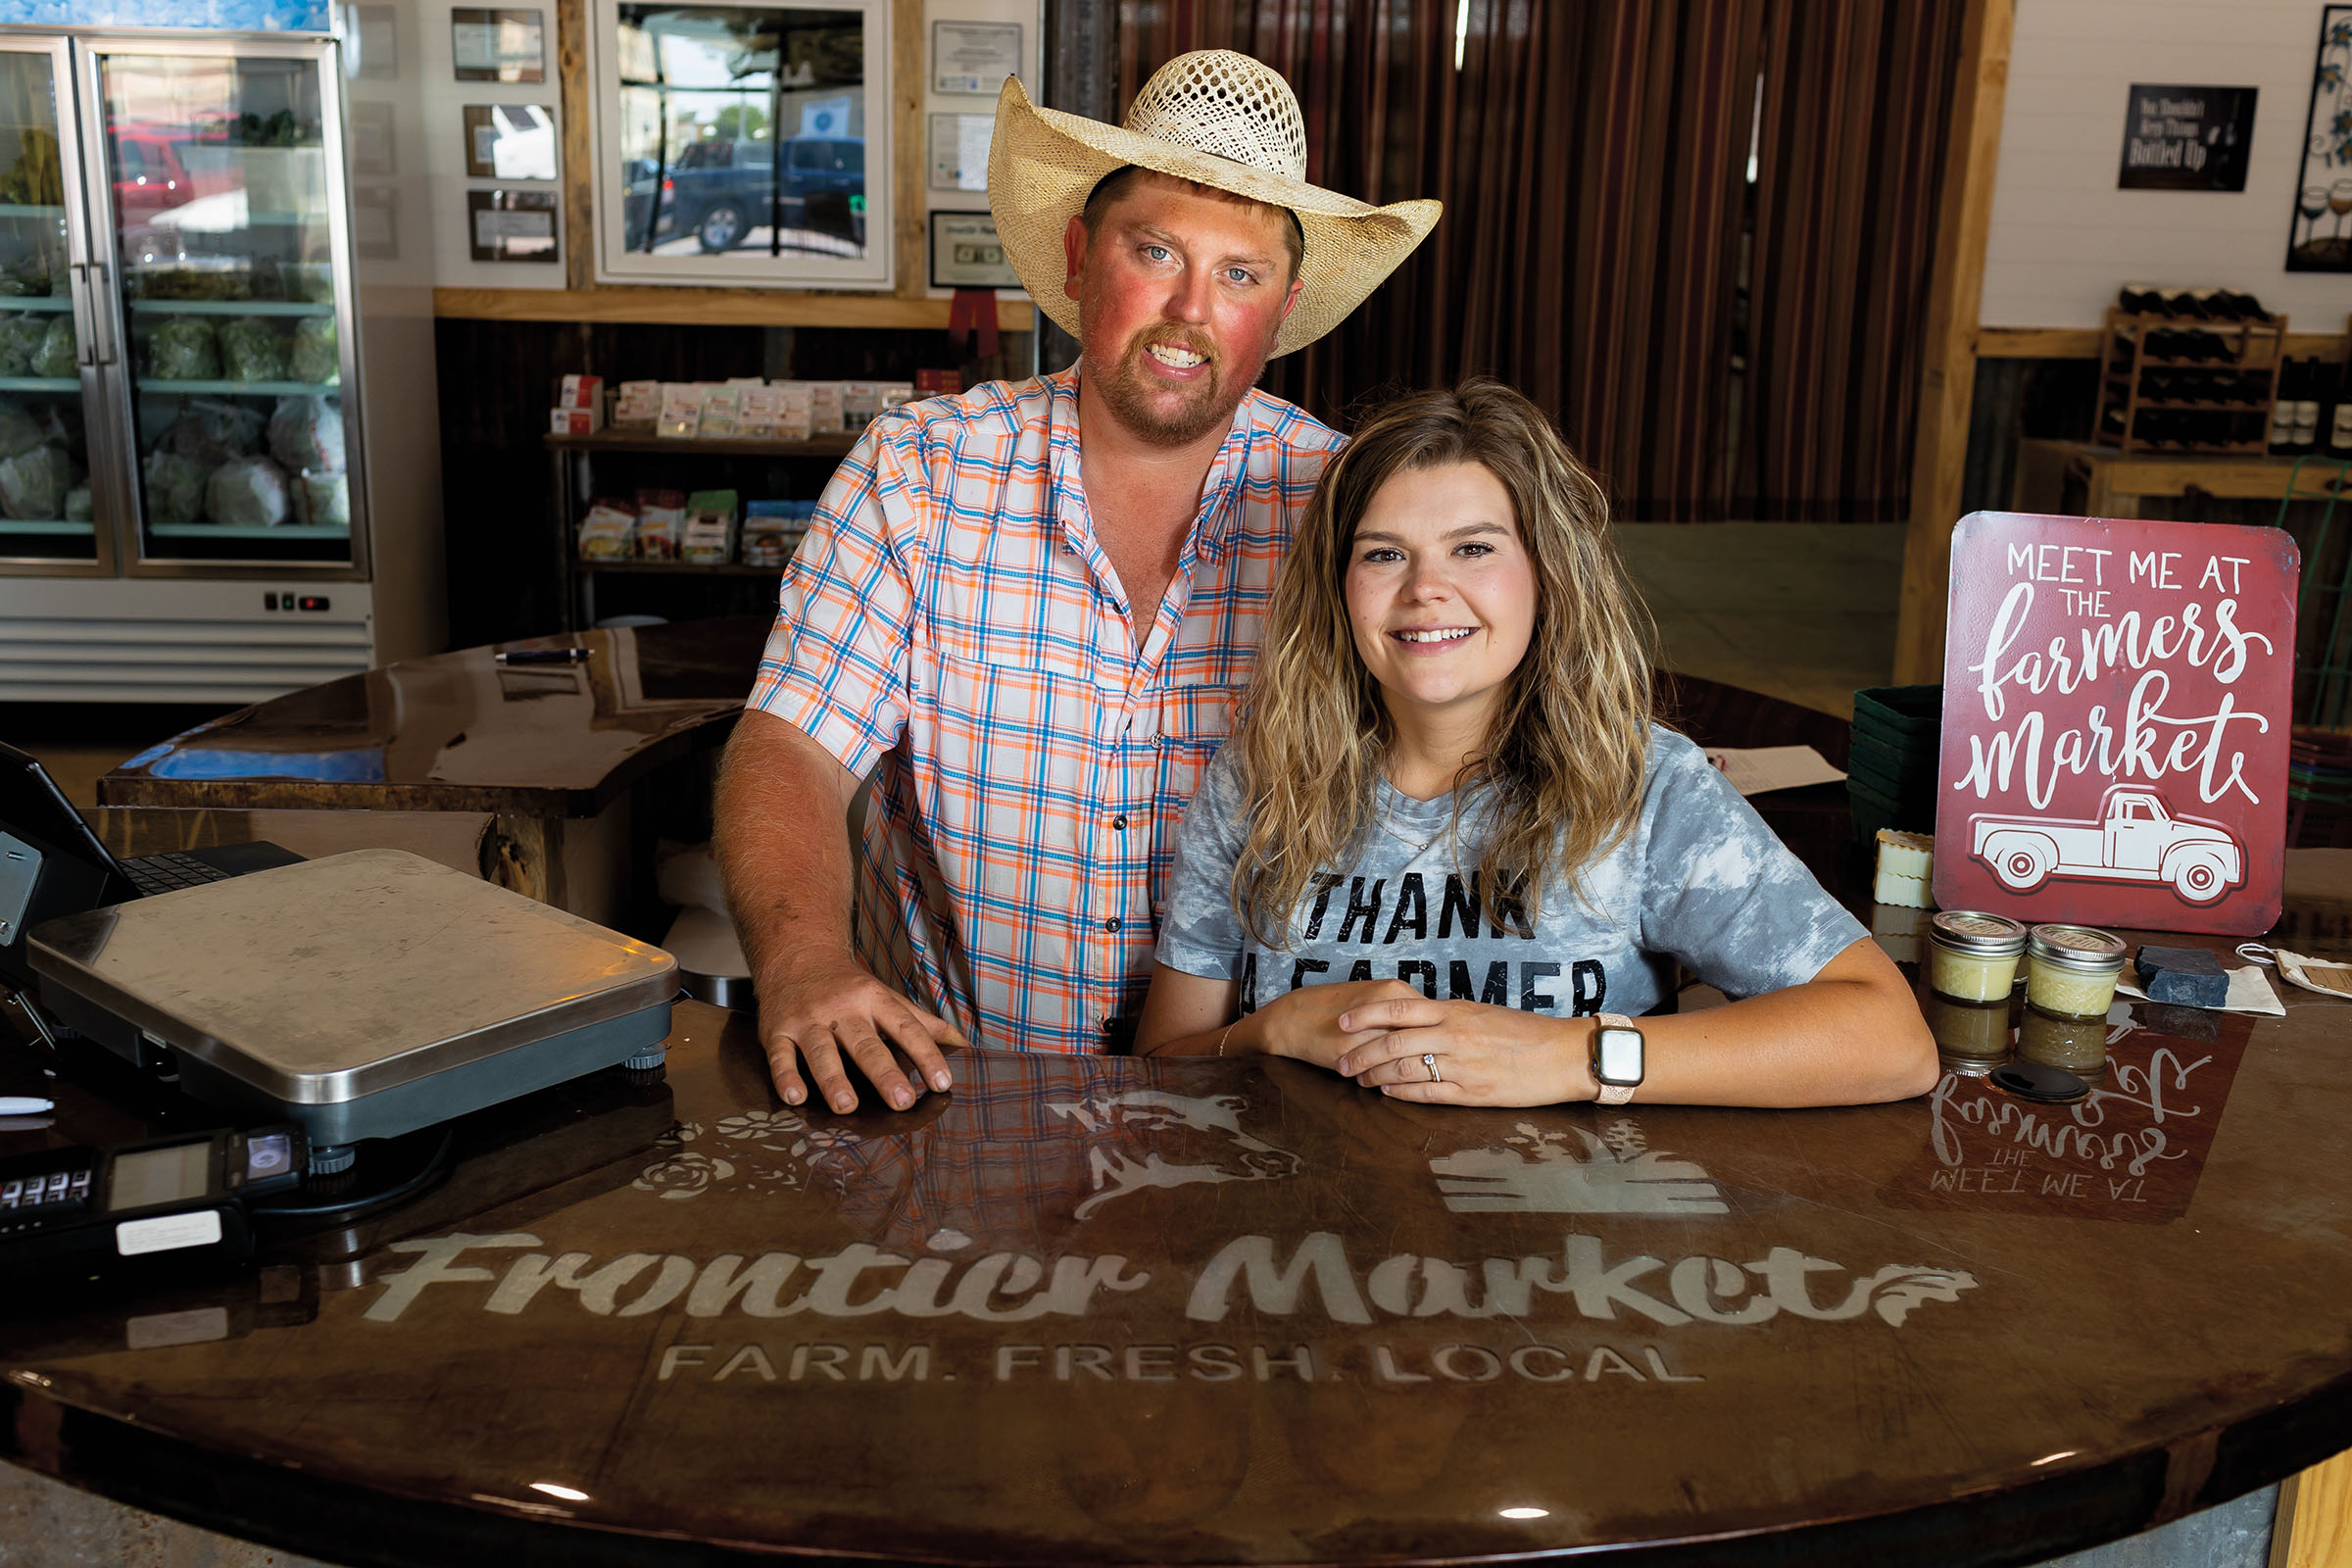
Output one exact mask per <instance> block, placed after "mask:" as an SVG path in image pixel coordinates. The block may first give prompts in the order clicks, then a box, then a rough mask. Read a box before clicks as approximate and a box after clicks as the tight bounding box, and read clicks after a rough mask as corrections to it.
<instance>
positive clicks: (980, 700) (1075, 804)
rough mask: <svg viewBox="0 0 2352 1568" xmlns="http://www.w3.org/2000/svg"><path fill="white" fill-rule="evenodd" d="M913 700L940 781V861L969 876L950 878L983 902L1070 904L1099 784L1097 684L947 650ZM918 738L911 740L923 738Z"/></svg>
mask: <svg viewBox="0 0 2352 1568" xmlns="http://www.w3.org/2000/svg"><path fill="white" fill-rule="evenodd" d="M933 667H934V669H935V670H936V675H935V677H934V687H933V690H932V691H930V692H929V693H927V694H925V695H926V698H927V701H925V702H924V703H922V704H921V705H920V707H919V708H918V709H917V712H916V722H917V723H918V724H920V725H924V726H927V727H928V728H929V730H930V735H929V737H928V741H929V744H928V746H927V747H923V748H922V749H924V750H926V751H928V753H929V755H930V757H931V758H932V760H933V768H934V770H935V774H934V776H935V783H934V785H933V791H932V798H931V800H930V802H929V803H928V804H929V806H930V808H931V809H930V813H929V814H930V818H931V822H930V827H931V831H932V834H933V837H934V839H935V841H936V844H937V850H938V853H939V858H940V863H941V868H942V869H943V870H947V868H948V862H949V861H950V859H951V858H955V859H960V860H962V861H963V862H964V863H966V864H967V865H969V866H971V867H973V868H974V869H975V871H976V872H977V874H976V875H974V876H971V877H969V878H959V877H957V876H956V875H955V874H954V873H953V872H950V873H949V880H950V882H951V883H955V884H960V885H962V886H966V887H974V888H976V889H977V891H978V892H979V894H980V895H981V897H982V898H983V899H986V900H990V901H995V900H1011V901H1014V902H1015V903H1017V904H1019V905H1020V906H1022V907H1034V908H1039V909H1061V910H1066V911H1070V912H1073V913H1075V912H1076V911H1078V910H1079V909H1081V908H1083V907H1084V906H1085V903H1086V900H1085V889H1084V886H1083V881H1082V878H1081V877H1080V876H1079V875H1078V874H1077V872H1078V867H1079V865H1080V864H1081V859H1082V856H1083V851H1084V845H1083V844H1082V842H1081V837H1082V824H1083V822H1084V819H1085V816H1086V813H1087V812H1088V810H1089V809H1090V808H1089V804H1088V803H1089V802H1090V800H1091V799H1092V797H1093V794H1094V792H1095V790H1096V788H1097V784H1098V780H1097V778H1096V771H1097V769H1096V760H1097V758H1098V757H1099V756H1100V755H1101V754H1100V742H1099V741H1098V739H1097V737H1096V729H1097V726H1098V725H1099V724H1100V723H1102V722H1103V709H1104V705H1103V702H1102V700H1101V699H1100V698H1099V697H1098V696H1097V694H1096V692H1095V689H1094V687H1093V686H1092V685H1091V684H1089V683H1088V682H1086V681H1081V680H1072V679H1070V678H1068V677H1067V676H1062V675H1056V674H1054V673H1052V672H1051V671H1048V670H1042V669H1011V668H1003V667H1000V666H998V665H994V664H987V663H981V662H975V661H972V660H965V659H957V658H956V657H954V656H953V655H949V654H946V653H942V654H940V655H939V656H938V658H937V660H936V662H935V663H934V666H933ZM920 745H921V742H920V741H919V740H918V746H920Z"/></svg>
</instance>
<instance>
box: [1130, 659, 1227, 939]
mask: <svg viewBox="0 0 2352 1568" xmlns="http://www.w3.org/2000/svg"><path fill="white" fill-rule="evenodd" d="M1242 692H1243V688H1242V687H1240V686H1218V685H1201V686H1170V687H1168V688H1167V689H1166V690H1164V691H1163V692H1162V693H1161V694H1160V700H1159V759H1158V761H1159V776H1158V778H1157V780H1156V781H1155V782H1154V787H1153V790H1152V817H1153V820H1154V821H1155V822H1156V823H1157V825H1158V828H1159V831H1158V832H1157V833H1155V834H1154V835H1153V840H1152V867H1151V897H1152V911H1153V913H1154V914H1157V913H1158V912H1159V911H1160V910H1161V909H1162V908H1164V907H1165V906H1166V902H1167V896H1168V873H1169V870H1170V868H1171V867H1172V866H1173V864H1174V863H1175V858H1176V828H1177V825H1178V824H1179V823H1181V822H1182V821H1183V820H1184V809H1185V807H1186V806H1188V805H1189V804H1191V802H1192V798H1193V793H1194V792H1195V791H1196V790H1198V789H1200V787H1201V774H1203V773H1205V772H1207V771H1208V764H1209V763H1210V762H1211V761H1213V760H1215V759H1216V755H1217V748H1219V747H1221V746H1223V745H1224V744H1225V742H1226V740H1227V738H1228V737H1229V736H1230V735H1231V734H1232V732H1233V715H1234V710H1235V708H1236V706H1237V705H1238V704H1239V703H1240V701H1241V696H1242Z"/></svg>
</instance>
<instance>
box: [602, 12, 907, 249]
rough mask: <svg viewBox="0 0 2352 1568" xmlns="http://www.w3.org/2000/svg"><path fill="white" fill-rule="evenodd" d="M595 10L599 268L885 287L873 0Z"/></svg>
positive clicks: (883, 28) (884, 197) (884, 161)
mask: <svg viewBox="0 0 2352 1568" xmlns="http://www.w3.org/2000/svg"><path fill="white" fill-rule="evenodd" d="M594 11H595V16H596V21H597V24H598V25H597V26H596V28H595V29H594V31H595V42H596V43H597V45H598V50H597V58H596V60H595V69H596V74H597V88H598V105H599V111H600V113H599V116H598V123H597V150H598V162H599V166H600V168H601V169H602V170H603V171H604V177H603V181H602V183H603V192H602V195H601V197H600V199H599V201H598V203H597V211H598V215H599V230H600V231H599V234H598V275H599V276H600V277H603V278H606V279H608V280H611V281H632V280H642V281H660V282H664V283H711V284H725V285H741V284H744V283H760V282H766V283H775V284H780V285H790V286H815V287H829V288H842V287H850V288H856V287H872V288H887V287H889V286H890V282H891V246H890V235H891V225H890V219H889V210H890V192H889V189H888V180H887V178H886V177H884V176H881V175H877V177H876V178H875V179H874V180H872V181H870V182H869V180H868V179H867V177H866V172H865V171H866V159H865V152H866V145H867V143H868V141H869V140H870V141H871V142H873V143H874V144H875V146H876V158H877V162H876V164H875V168H876V169H877V170H878V171H882V170H887V169H888V168H889V167H890V166H889V159H888V156H887V148H888V140H889V131H890V126H889V94H888V91H887V77H888V73H887V71H886V70H884V69H883V63H885V62H887V61H888V60H889V58H890V52H889V35H888V21H889V11H890V6H889V3H888V0H834V3H832V4H829V5H783V4H766V5H761V4H703V3H696V0H595V6H594ZM869 61H871V62H875V63H876V64H875V69H874V71H873V72H872V73H869V72H868V70H867V63H868V62H869Z"/></svg>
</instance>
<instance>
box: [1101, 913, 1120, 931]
mask: <svg viewBox="0 0 2352 1568" xmlns="http://www.w3.org/2000/svg"><path fill="white" fill-rule="evenodd" d="M1118 928H1119V917H1118V916H1117V915H1115V914H1114V915H1112V916H1111V917H1110V918H1109V919H1107V920H1105V921H1103V930H1105V931H1116V930H1118Z"/></svg>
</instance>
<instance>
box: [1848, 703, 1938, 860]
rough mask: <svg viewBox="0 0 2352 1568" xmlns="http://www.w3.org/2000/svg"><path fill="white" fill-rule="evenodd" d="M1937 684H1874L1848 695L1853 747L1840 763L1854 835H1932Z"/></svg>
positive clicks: (1933, 826)
mask: <svg viewBox="0 0 2352 1568" xmlns="http://www.w3.org/2000/svg"><path fill="white" fill-rule="evenodd" d="M1942 726H1943V688H1942V687H1941V686H1875V687H1872V688H1870V689H1869V690H1867V691H1859V692H1856V693H1854V735H1853V749H1852V751H1851V752H1850V753H1849V754H1848V755H1847V758H1846V762H1845V793H1846V799H1847V800H1848V801H1849V802H1850V803H1851V804H1852V807H1853V813H1854V832H1855V833H1856V834H1857V835H1858V836H1860V837H1862V838H1869V837H1871V836H1872V835H1873V834H1875V833H1877V832H1878V830H1879V829H1881V828H1883V827H1891V828H1899V829H1902V830H1904V831H1906V832H1912V833H1933V832H1935V831H1936V752H1937V750H1938V748H1939V747H1940V745H1941V742H1942Z"/></svg>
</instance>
